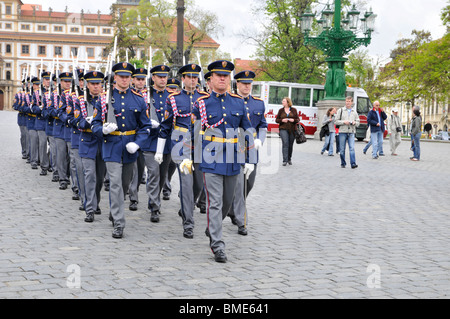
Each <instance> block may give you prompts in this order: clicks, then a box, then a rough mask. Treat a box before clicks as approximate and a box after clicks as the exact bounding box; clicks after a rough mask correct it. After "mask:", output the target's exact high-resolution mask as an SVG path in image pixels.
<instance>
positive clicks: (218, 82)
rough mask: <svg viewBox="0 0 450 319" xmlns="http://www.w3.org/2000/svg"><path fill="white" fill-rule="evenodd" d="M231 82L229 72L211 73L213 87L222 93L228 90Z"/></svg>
mask: <svg viewBox="0 0 450 319" xmlns="http://www.w3.org/2000/svg"><path fill="white" fill-rule="evenodd" d="M229 84H230V75H229V74H226V75H225V74H218V73H213V74H212V75H211V86H212V89H213V90H214V91H215V92H217V93H220V94H223V93H225V92H226V91H227V88H228V85H229Z"/></svg>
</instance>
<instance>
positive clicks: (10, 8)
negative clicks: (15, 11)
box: [5, 6, 12, 15]
mask: <svg viewBox="0 0 450 319" xmlns="http://www.w3.org/2000/svg"><path fill="white" fill-rule="evenodd" d="M11 12H12V7H11V6H6V12H5V13H6V14H7V15H11Z"/></svg>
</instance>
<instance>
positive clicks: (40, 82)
mask: <svg viewBox="0 0 450 319" xmlns="http://www.w3.org/2000/svg"><path fill="white" fill-rule="evenodd" d="M43 68H44V60H43V59H42V58H41V67H40V68H39V101H38V106H39V107H41V106H42V87H43V86H44V81H43V78H42V71H43ZM39 104H40V105H39Z"/></svg>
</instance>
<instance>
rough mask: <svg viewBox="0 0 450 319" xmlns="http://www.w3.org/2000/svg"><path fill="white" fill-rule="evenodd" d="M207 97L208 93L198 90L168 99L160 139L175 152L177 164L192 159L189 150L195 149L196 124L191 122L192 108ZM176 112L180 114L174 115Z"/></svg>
mask: <svg viewBox="0 0 450 319" xmlns="http://www.w3.org/2000/svg"><path fill="white" fill-rule="evenodd" d="M207 95H208V93H206V92H199V91H197V90H195V91H194V92H192V93H190V92H187V91H186V90H182V91H180V92H174V93H172V94H170V95H169V97H168V98H167V101H166V105H165V108H164V120H163V121H162V122H161V126H160V131H159V134H158V137H160V138H163V139H165V140H166V147H167V146H169V148H170V150H172V151H173V152H172V159H173V160H174V161H176V162H180V161H181V160H183V159H185V158H189V159H190V158H191V154H192V152H191V151H188V150H189V149H193V147H194V146H193V139H192V135H193V133H194V124H193V123H192V121H191V113H192V108H193V106H194V103H195V101H197V99H198V98H200V97H202V96H207ZM172 100H173V102H172ZM174 110H176V112H178V114H177V115H175V114H174ZM174 117H175V119H174ZM185 151H188V152H185Z"/></svg>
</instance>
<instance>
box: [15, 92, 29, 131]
mask: <svg viewBox="0 0 450 319" xmlns="http://www.w3.org/2000/svg"><path fill="white" fill-rule="evenodd" d="M22 95H23V92H18V93H16V95H15V96H14V103H13V108H14V110H16V111H18V113H17V124H18V125H19V126H26V125H27V122H26V115H25V114H24V113H23V112H22V111H21V108H20V107H21V105H22Z"/></svg>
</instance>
